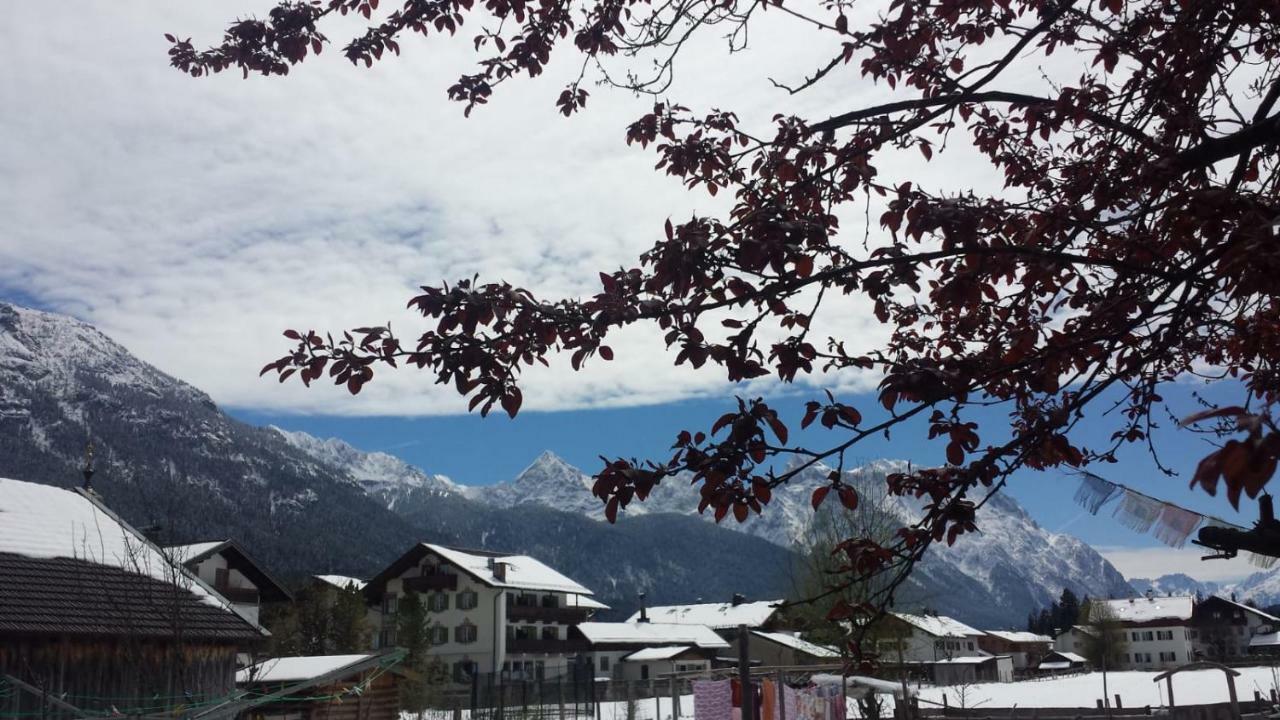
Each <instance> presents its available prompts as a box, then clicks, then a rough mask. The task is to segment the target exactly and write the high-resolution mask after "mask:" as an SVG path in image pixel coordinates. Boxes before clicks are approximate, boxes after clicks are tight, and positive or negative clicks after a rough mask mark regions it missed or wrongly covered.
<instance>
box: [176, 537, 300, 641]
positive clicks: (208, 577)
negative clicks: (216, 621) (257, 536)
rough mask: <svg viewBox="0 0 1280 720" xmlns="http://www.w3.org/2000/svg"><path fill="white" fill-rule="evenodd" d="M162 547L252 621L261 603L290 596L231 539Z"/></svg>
mask: <svg viewBox="0 0 1280 720" xmlns="http://www.w3.org/2000/svg"><path fill="white" fill-rule="evenodd" d="M164 551H165V553H166V554H168V555H169V557H170V558H172V559H173V560H174V561H175V562H178V563H181V564H182V565H183V566H185V567H186V568H187V569H188V570H190V571H191V572H193V573H195V574H196V576H198V577H199V578H200V579H201V580H203V581H204V582H205V584H207V585H212V586H213V589H214V590H217V591H218V594H219V595H221V596H222V597H224V598H226V599H228V600H230V601H231V603H232V604H233V605H235V606H236V608H237V609H239V610H240V611H241V612H243V613H244V615H245V616H246V617H248V618H250V619H252V620H253V621H254V622H258V612H259V610H260V609H261V606H262V604H264V603H273V602H288V601H290V600H292V599H293V595H292V594H291V593H290V592H289V591H288V590H287V589H285V587H284V586H283V585H281V584H280V583H279V582H276V580H275V579H274V578H272V577H271V575H269V574H268V573H267V571H266V570H263V569H262V566H260V565H259V564H258V563H257V562H255V561H254V559H253V558H252V557H250V556H249V553H248V552H247V551H245V549H244V548H243V547H241V546H240V544H239V543H237V542H236V541H234V540H214V541H212V542H202V543H194V544H191V545H172V546H169V547H166V548H165V549H164Z"/></svg>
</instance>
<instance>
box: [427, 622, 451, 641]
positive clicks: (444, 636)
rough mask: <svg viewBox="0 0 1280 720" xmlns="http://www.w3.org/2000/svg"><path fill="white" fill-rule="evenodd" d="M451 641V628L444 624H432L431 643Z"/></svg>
mask: <svg viewBox="0 0 1280 720" xmlns="http://www.w3.org/2000/svg"><path fill="white" fill-rule="evenodd" d="M448 642H449V628H447V627H445V626H443V625H432V626H431V644H432V645H444V644H446V643H448Z"/></svg>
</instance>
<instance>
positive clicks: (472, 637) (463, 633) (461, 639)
mask: <svg viewBox="0 0 1280 720" xmlns="http://www.w3.org/2000/svg"><path fill="white" fill-rule="evenodd" d="M453 640H454V642H458V643H462V644H464V645H465V644H467V643H473V642H475V641H476V626H475V625H472V624H471V623H469V622H464V623H462V624H461V625H459V626H458V627H456V628H454V629H453Z"/></svg>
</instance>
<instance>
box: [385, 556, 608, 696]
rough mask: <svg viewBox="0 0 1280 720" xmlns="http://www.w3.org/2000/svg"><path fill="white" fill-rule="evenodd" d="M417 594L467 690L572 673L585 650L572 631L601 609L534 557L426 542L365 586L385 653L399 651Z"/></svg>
mask: <svg viewBox="0 0 1280 720" xmlns="http://www.w3.org/2000/svg"><path fill="white" fill-rule="evenodd" d="M410 593H413V594H417V595H419V596H420V598H421V600H422V601H423V602H424V603H425V605H426V609H427V613H428V615H429V617H430V618H431V620H432V623H433V629H432V635H431V646H432V647H431V653H432V654H433V655H436V656H438V657H439V658H440V660H441V661H442V662H444V663H446V664H447V665H448V667H449V669H450V673H451V675H452V677H453V678H454V680H455V681H456V682H459V683H467V682H471V679H472V677H473V676H474V675H475V674H476V673H505V674H506V675H507V676H508V677H518V678H527V679H531V680H532V679H538V680H541V679H550V678H556V677H560V676H562V675H564V674H566V673H567V672H568V670H569V668H570V658H571V656H572V655H573V654H574V653H576V652H577V651H578V650H579V649H581V648H582V643H581V642H577V643H575V642H574V641H572V640H571V639H570V638H569V634H568V633H569V628H571V627H573V626H574V625H575V624H577V623H580V622H583V621H585V620H586V619H587V617H588V616H589V615H590V614H592V613H593V612H595V609H596V608H594V607H591V606H590V605H587V604H584V602H585V601H584V598H590V596H591V594H592V593H591V591H590V590H588V589H587V588H585V587H583V586H582V585H580V584H579V583H577V582H575V581H574V580H572V579H570V578H568V577H565V576H564V575H562V574H561V573H559V572H557V571H555V570H553V569H552V568H550V567H548V566H547V565H545V564H543V563H542V562H540V561H538V560H537V559H535V558H532V557H529V556H527V555H509V554H506V553H499V552H491V551H487V550H464V549H460V548H453V547H447V546H444V545H435V544H431V543H419V544H417V545H414V546H413V547H412V548H410V549H409V551H408V552H406V553H405V554H404V555H402V556H401V557H400V558H398V559H397V560H396V561H395V562H393V563H392V564H391V565H390V566H388V567H387V568H386V569H385V570H383V571H382V572H380V573H378V575H377V576H375V577H374V578H372V579H370V580H369V582H368V584H367V585H365V587H364V595H365V601H366V602H367V603H368V604H369V605H370V607H371V611H370V621H371V624H372V625H373V627H374V631H375V634H376V637H375V645H376V646H377V647H379V648H389V647H394V646H395V645H396V624H397V623H396V620H397V604H398V603H399V601H400V600H402V599H403V598H404V597H405V596H406V595H407V594H410ZM594 604H595V605H599V603H594Z"/></svg>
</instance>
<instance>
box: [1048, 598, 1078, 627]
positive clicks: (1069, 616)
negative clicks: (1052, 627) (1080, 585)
mask: <svg viewBox="0 0 1280 720" xmlns="http://www.w3.org/2000/svg"><path fill="white" fill-rule="evenodd" d="M1058 609H1059V617H1058V623H1057V629H1059V630H1066V629H1067V628H1069V627H1071V626H1072V625H1076V624H1078V623H1079V622H1080V600H1079V599H1077V598H1076V594H1075V593H1073V592H1071V588H1063V589H1062V597H1060V598H1058ZM1051 632H1052V631H1050V633H1045V634H1046V635H1047V634H1051Z"/></svg>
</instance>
